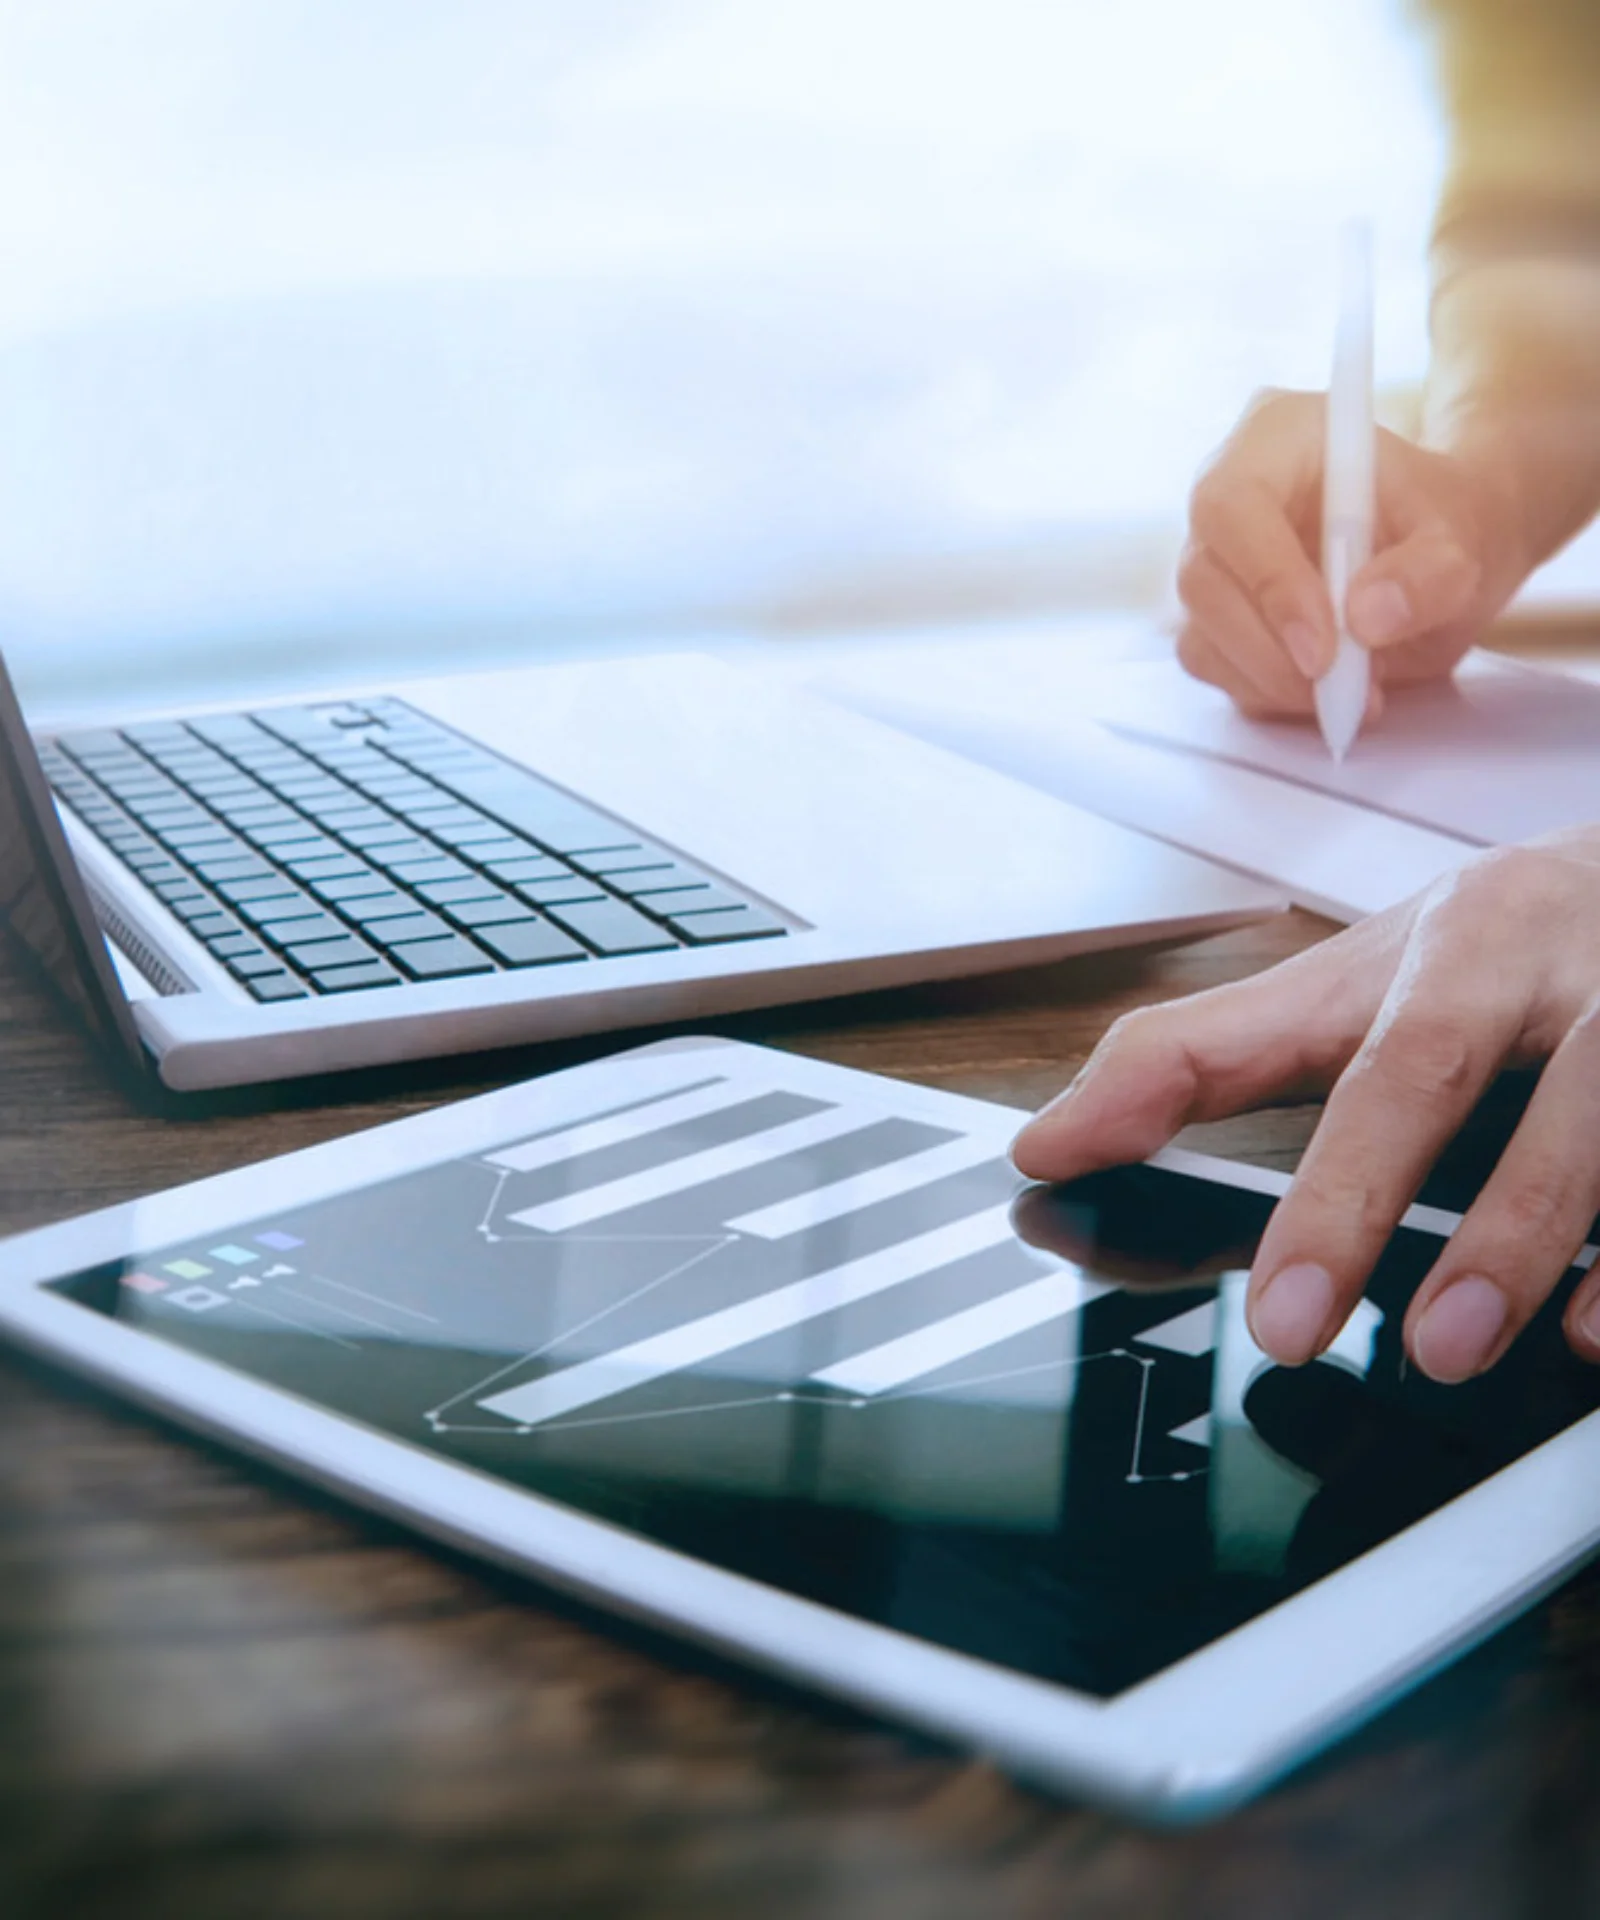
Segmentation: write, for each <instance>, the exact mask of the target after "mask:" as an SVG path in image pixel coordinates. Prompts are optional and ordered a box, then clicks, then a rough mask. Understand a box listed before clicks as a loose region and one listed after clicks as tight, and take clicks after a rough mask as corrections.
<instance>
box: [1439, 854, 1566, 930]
mask: <svg viewBox="0 0 1600 1920" xmlns="http://www.w3.org/2000/svg"><path fill="white" fill-rule="evenodd" d="M1572 879H1573V875H1572V867H1571V865H1570V863H1569V862H1568V861H1566V860H1564V859H1563V858H1562V857H1561V855H1560V854H1559V853H1556V852H1554V851H1553V850H1550V849H1546V848H1544V847H1527V846H1524V847H1491V848H1490V849H1489V850H1488V851H1487V852H1486V853H1480V854H1479V855H1477V856H1476V858H1474V859H1472V860H1469V861H1468V862H1467V863H1466V864H1465V865H1464V866H1462V867H1460V868H1459V869H1458V870H1457V871H1456V872H1455V873H1454V874H1452V875H1449V876H1447V877H1446V878H1445V879H1444V880H1443V881H1441V882H1439V883H1438V884H1437V886H1436V887H1435V889H1434V891H1433V894H1432V896H1431V897H1430V902H1429V906H1430V911H1431V912H1432V913H1433V914H1434V915H1435V916H1440V915H1449V916H1450V917H1452V918H1456V917H1464V918H1466V919H1468V920H1470V921H1471V922H1473V923H1474V924H1478V925H1482V924H1490V925H1496V924H1501V923H1504V922H1507V921H1514V922H1517V923H1519V924H1520V923H1521V922H1522V921H1523V919H1524V918H1525V917H1529V916H1537V915H1539V914H1541V913H1543V912H1544V911H1545V910H1546V909H1548V908H1549V907H1550V906H1552V905H1553V904H1554V903H1555V902H1557V901H1558V900H1561V899H1564V898H1565V897H1566V895H1567V893H1568V892H1569V891H1570V889H1571V886H1572Z"/></svg>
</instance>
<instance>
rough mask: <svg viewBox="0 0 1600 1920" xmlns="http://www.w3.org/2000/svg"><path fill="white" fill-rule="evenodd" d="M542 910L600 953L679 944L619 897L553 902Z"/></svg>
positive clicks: (644, 950)
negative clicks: (613, 898) (617, 898)
mask: <svg viewBox="0 0 1600 1920" xmlns="http://www.w3.org/2000/svg"><path fill="white" fill-rule="evenodd" d="M545 911H546V912H547V913H548V914H549V915H550V918H551V919H552V920H555V921H558V922H559V923H560V924H561V925H562V926H563V927H565V928H566V929H567V930H568V932H570V933H575V934H576V935H577V936H578V938H579V939H580V940H581V941H583V943H584V945H585V946H588V947H592V948H593V949H594V951H595V952H596V953H598V954H601V955H607V956H610V955H616V954H623V953H656V952H658V951H660V950H661V949H662V948H664V947H675V946H677V944H678V942H677V941H676V940H674V939H673V937H672V935H671V934H670V933H668V932H667V931H666V929H665V928H664V927H658V926H657V925H656V923H655V922H654V921H653V920H647V919H646V918H645V917H644V915H643V914H642V913H636V912H635V911H634V909H633V908H632V907H630V906H626V905H624V903H623V902H622V901H620V900H575V901H571V902H564V903H562V904H560V905H557V904H555V903H552V904H551V905H550V906H548V907H547V908H546V909H545Z"/></svg>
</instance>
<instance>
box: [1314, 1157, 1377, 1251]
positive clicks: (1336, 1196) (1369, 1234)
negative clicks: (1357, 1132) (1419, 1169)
mask: <svg viewBox="0 0 1600 1920" xmlns="http://www.w3.org/2000/svg"><path fill="white" fill-rule="evenodd" d="M1292 1198H1293V1201H1294V1209H1295V1216H1296V1219H1297V1220H1298V1221H1299V1222H1300V1223H1301V1225H1302V1226H1304V1225H1305V1224H1307V1223H1309V1222H1311V1221H1314V1220H1318V1219H1321V1220H1328V1221H1337V1222H1338V1223H1339V1227H1340V1233H1341V1236H1342V1237H1347V1238H1350V1239H1354V1240H1358V1241H1381V1240H1386V1239H1387V1238H1388V1237H1389V1232H1390V1229H1391V1228H1392V1227H1393V1225H1394V1219H1393V1207H1392V1205H1391V1204H1390V1202H1389V1200H1388V1199H1387V1198H1386V1196H1385V1195H1384V1194H1383V1193H1381V1192H1380V1191H1379V1189H1378V1187H1377V1186H1376V1185H1375V1184H1374V1183H1373V1182H1372V1181H1371V1180H1369V1179H1366V1178H1363V1177H1361V1176H1359V1175H1358V1174H1357V1173H1356V1172H1355V1171H1354V1170H1348V1171H1344V1172H1341V1171H1340V1170H1339V1169H1338V1167H1337V1166H1335V1165H1334V1164H1332V1163H1331V1162H1328V1161H1323V1160H1321V1159H1318V1160H1315V1161H1313V1162H1312V1163H1311V1164H1309V1165H1305V1166H1302V1167H1301V1169H1300V1171H1299V1172H1298V1173H1297V1174H1296V1175H1295V1177H1294V1187H1293V1190H1292Z"/></svg>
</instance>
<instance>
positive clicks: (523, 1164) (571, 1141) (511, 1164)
mask: <svg viewBox="0 0 1600 1920" xmlns="http://www.w3.org/2000/svg"><path fill="white" fill-rule="evenodd" d="M765 1091H766V1089H764V1088H761V1087H752V1086H750V1085H749V1084H748V1083H747V1082H744V1081H739V1080H714V1081H712V1083H711V1084H710V1086H704V1087H692V1088H690V1089H689V1090H688V1091H687V1092H685V1093H673V1094H668V1095H667V1096H666V1097H665V1098H663V1099H660V1100H652V1101H651V1102H650V1103H649V1104H648V1105H647V1106H642V1107H633V1108H630V1109H629V1111H628V1112H626V1113H612V1114H607V1115H606V1116H605V1117H604V1118H603V1119H599V1120H585V1121H580V1122H579V1124H578V1125H577V1126H574V1127H563V1128H562V1129H561V1131H560V1132H559V1133H547V1134H544V1135H542V1136H541V1137H540V1138H539V1139H537V1140H523V1141H521V1142H519V1143H518V1144H517V1145H515V1146H510V1147H497V1148H496V1149H495V1150H494V1152H493V1153H486V1154H485V1155H484V1156H483V1157H484V1159H485V1160H487V1161H489V1162H490V1163H491V1164H492V1165H493V1166H497V1167H505V1168H506V1169H507V1170H508V1171H509V1172H511V1173H534V1172H536V1171H537V1170H538V1169H539V1168H540V1167H554V1166H559V1165H560V1164H561V1162H562V1161H563V1160H577V1159H580V1158H581V1157H582V1156H583V1155H584V1154H586V1153H595V1152H598V1151H599V1149H600V1148H601V1147H614V1146H618V1145H619V1144H620V1143H621V1142H622V1141H624V1140H637V1139H638V1138H639V1137H640V1136H641V1135H642V1134H646V1133H656V1132H658V1131H659V1130H660V1129H661V1128H663V1127H672V1126H676V1125H677V1124H678V1122H679V1121H680V1120H698V1119H699V1118H700V1116H701V1115H702V1114H706V1113H718V1112H720V1111H721V1110H722V1109H723V1108H724V1107H736V1106H738V1105H739V1103H740V1102H741V1101H743V1100H753V1099H755V1098H756V1097H757V1096H758V1095H759V1094H761V1093H763V1092H765Z"/></svg>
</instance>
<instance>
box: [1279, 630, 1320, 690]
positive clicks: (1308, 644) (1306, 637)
mask: <svg viewBox="0 0 1600 1920" xmlns="http://www.w3.org/2000/svg"><path fill="white" fill-rule="evenodd" d="M1283 644H1284V646H1285V648H1286V649H1287V650H1288V654H1289V658H1290V659H1291V660H1292V661H1293V662H1294V663H1295V665H1296V666H1297V667H1298V668H1299V669H1300V671H1301V672H1302V673H1303V674H1304V675H1305V677H1306V678H1307V679H1308V680H1315V679H1316V677H1317V675H1318V674H1319V673H1321V671H1322V642H1321V641H1320V640H1319V639H1318V638H1317V634H1316V629H1315V628H1314V627H1308V626H1307V625H1306V623H1305V621H1304V620H1290V621H1288V622H1287V623H1286V624H1285V626H1284V629H1283Z"/></svg>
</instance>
